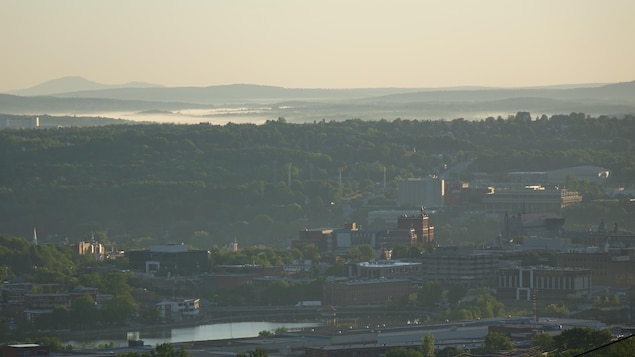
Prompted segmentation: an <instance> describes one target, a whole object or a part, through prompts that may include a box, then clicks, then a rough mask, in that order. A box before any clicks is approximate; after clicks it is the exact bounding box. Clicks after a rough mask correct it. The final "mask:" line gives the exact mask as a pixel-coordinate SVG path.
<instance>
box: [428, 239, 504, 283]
mask: <svg viewBox="0 0 635 357" xmlns="http://www.w3.org/2000/svg"><path fill="white" fill-rule="evenodd" d="M499 267H500V257H499V255H497V254H488V253H479V252H475V251H474V249H473V248H471V247H456V246H448V247H437V248H436V250H435V251H434V252H433V253H432V254H426V255H424V256H423V257H422V268H421V269H422V274H421V279H422V280H424V281H439V282H443V283H447V284H462V285H468V286H470V285H479V284H481V283H485V282H487V281H490V280H493V279H495V278H496V274H497V273H498V269H499Z"/></svg>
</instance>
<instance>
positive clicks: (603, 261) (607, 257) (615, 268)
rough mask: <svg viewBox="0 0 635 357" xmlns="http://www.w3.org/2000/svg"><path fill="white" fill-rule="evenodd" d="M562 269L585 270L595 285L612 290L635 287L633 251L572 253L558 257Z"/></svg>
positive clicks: (613, 250) (558, 264)
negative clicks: (588, 271) (588, 272)
mask: <svg viewBox="0 0 635 357" xmlns="http://www.w3.org/2000/svg"><path fill="white" fill-rule="evenodd" d="M556 264H557V266H558V267H560V268H562V269H566V268H584V269H588V270H590V271H591V276H592V278H593V285H596V286H607V287H612V288H632V287H633V286H635V254H634V250H633V249H611V250H608V251H606V252H594V253H585V252H571V253H562V254H558V255H557V256H556Z"/></svg>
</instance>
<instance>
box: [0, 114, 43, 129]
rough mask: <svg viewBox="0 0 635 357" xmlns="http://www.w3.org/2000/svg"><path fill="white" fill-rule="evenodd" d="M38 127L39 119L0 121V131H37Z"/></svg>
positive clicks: (20, 118) (21, 118) (24, 118)
mask: <svg viewBox="0 0 635 357" xmlns="http://www.w3.org/2000/svg"><path fill="white" fill-rule="evenodd" d="M39 127H40V117H19V116H13V117H10V118H2V119H0V129H4V128H6V129H37V128H39Z"/></svg>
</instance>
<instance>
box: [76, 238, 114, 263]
mask: <svg viewBox="0 0 635 357" xmlns="http://www.w3.org/2000/svg"><path fill="white" fill-rule="evenodd" d="M71 248H72V249H73V252H74V253H75V254H78V255H92V256H94V257H95V259H96V260H104V258H105V257H106V248H105V247H104V245H103V244H101V243H97V242H95V240H94V239H93V240H92V241H90V242H78V243H76V244H71Z"/></svg>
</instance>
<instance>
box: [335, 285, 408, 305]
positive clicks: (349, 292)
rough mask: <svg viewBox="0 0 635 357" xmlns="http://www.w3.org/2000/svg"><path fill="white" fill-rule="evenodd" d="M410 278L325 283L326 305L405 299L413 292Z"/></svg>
mask: <svg viewBox="0 0 635 357" xmlns="http://www.w3.org/2000/svg"><path fill="white" fill-rule="evenodd" d="M413 291H414V290H413V288H412V284H411V283H410V280H408V279H398V278H392V279H391V278H379V279H346V280H330V281H326V282H325V283H324V289H323V294H324V295H323V298H322V302H323V304H324V305H334V306H345V305H383V304H386V302H388V301H395V302H398V301H403V300H405V299H406V297H407V296H408V294H410V293H411V292H413Z"/></svg>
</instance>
